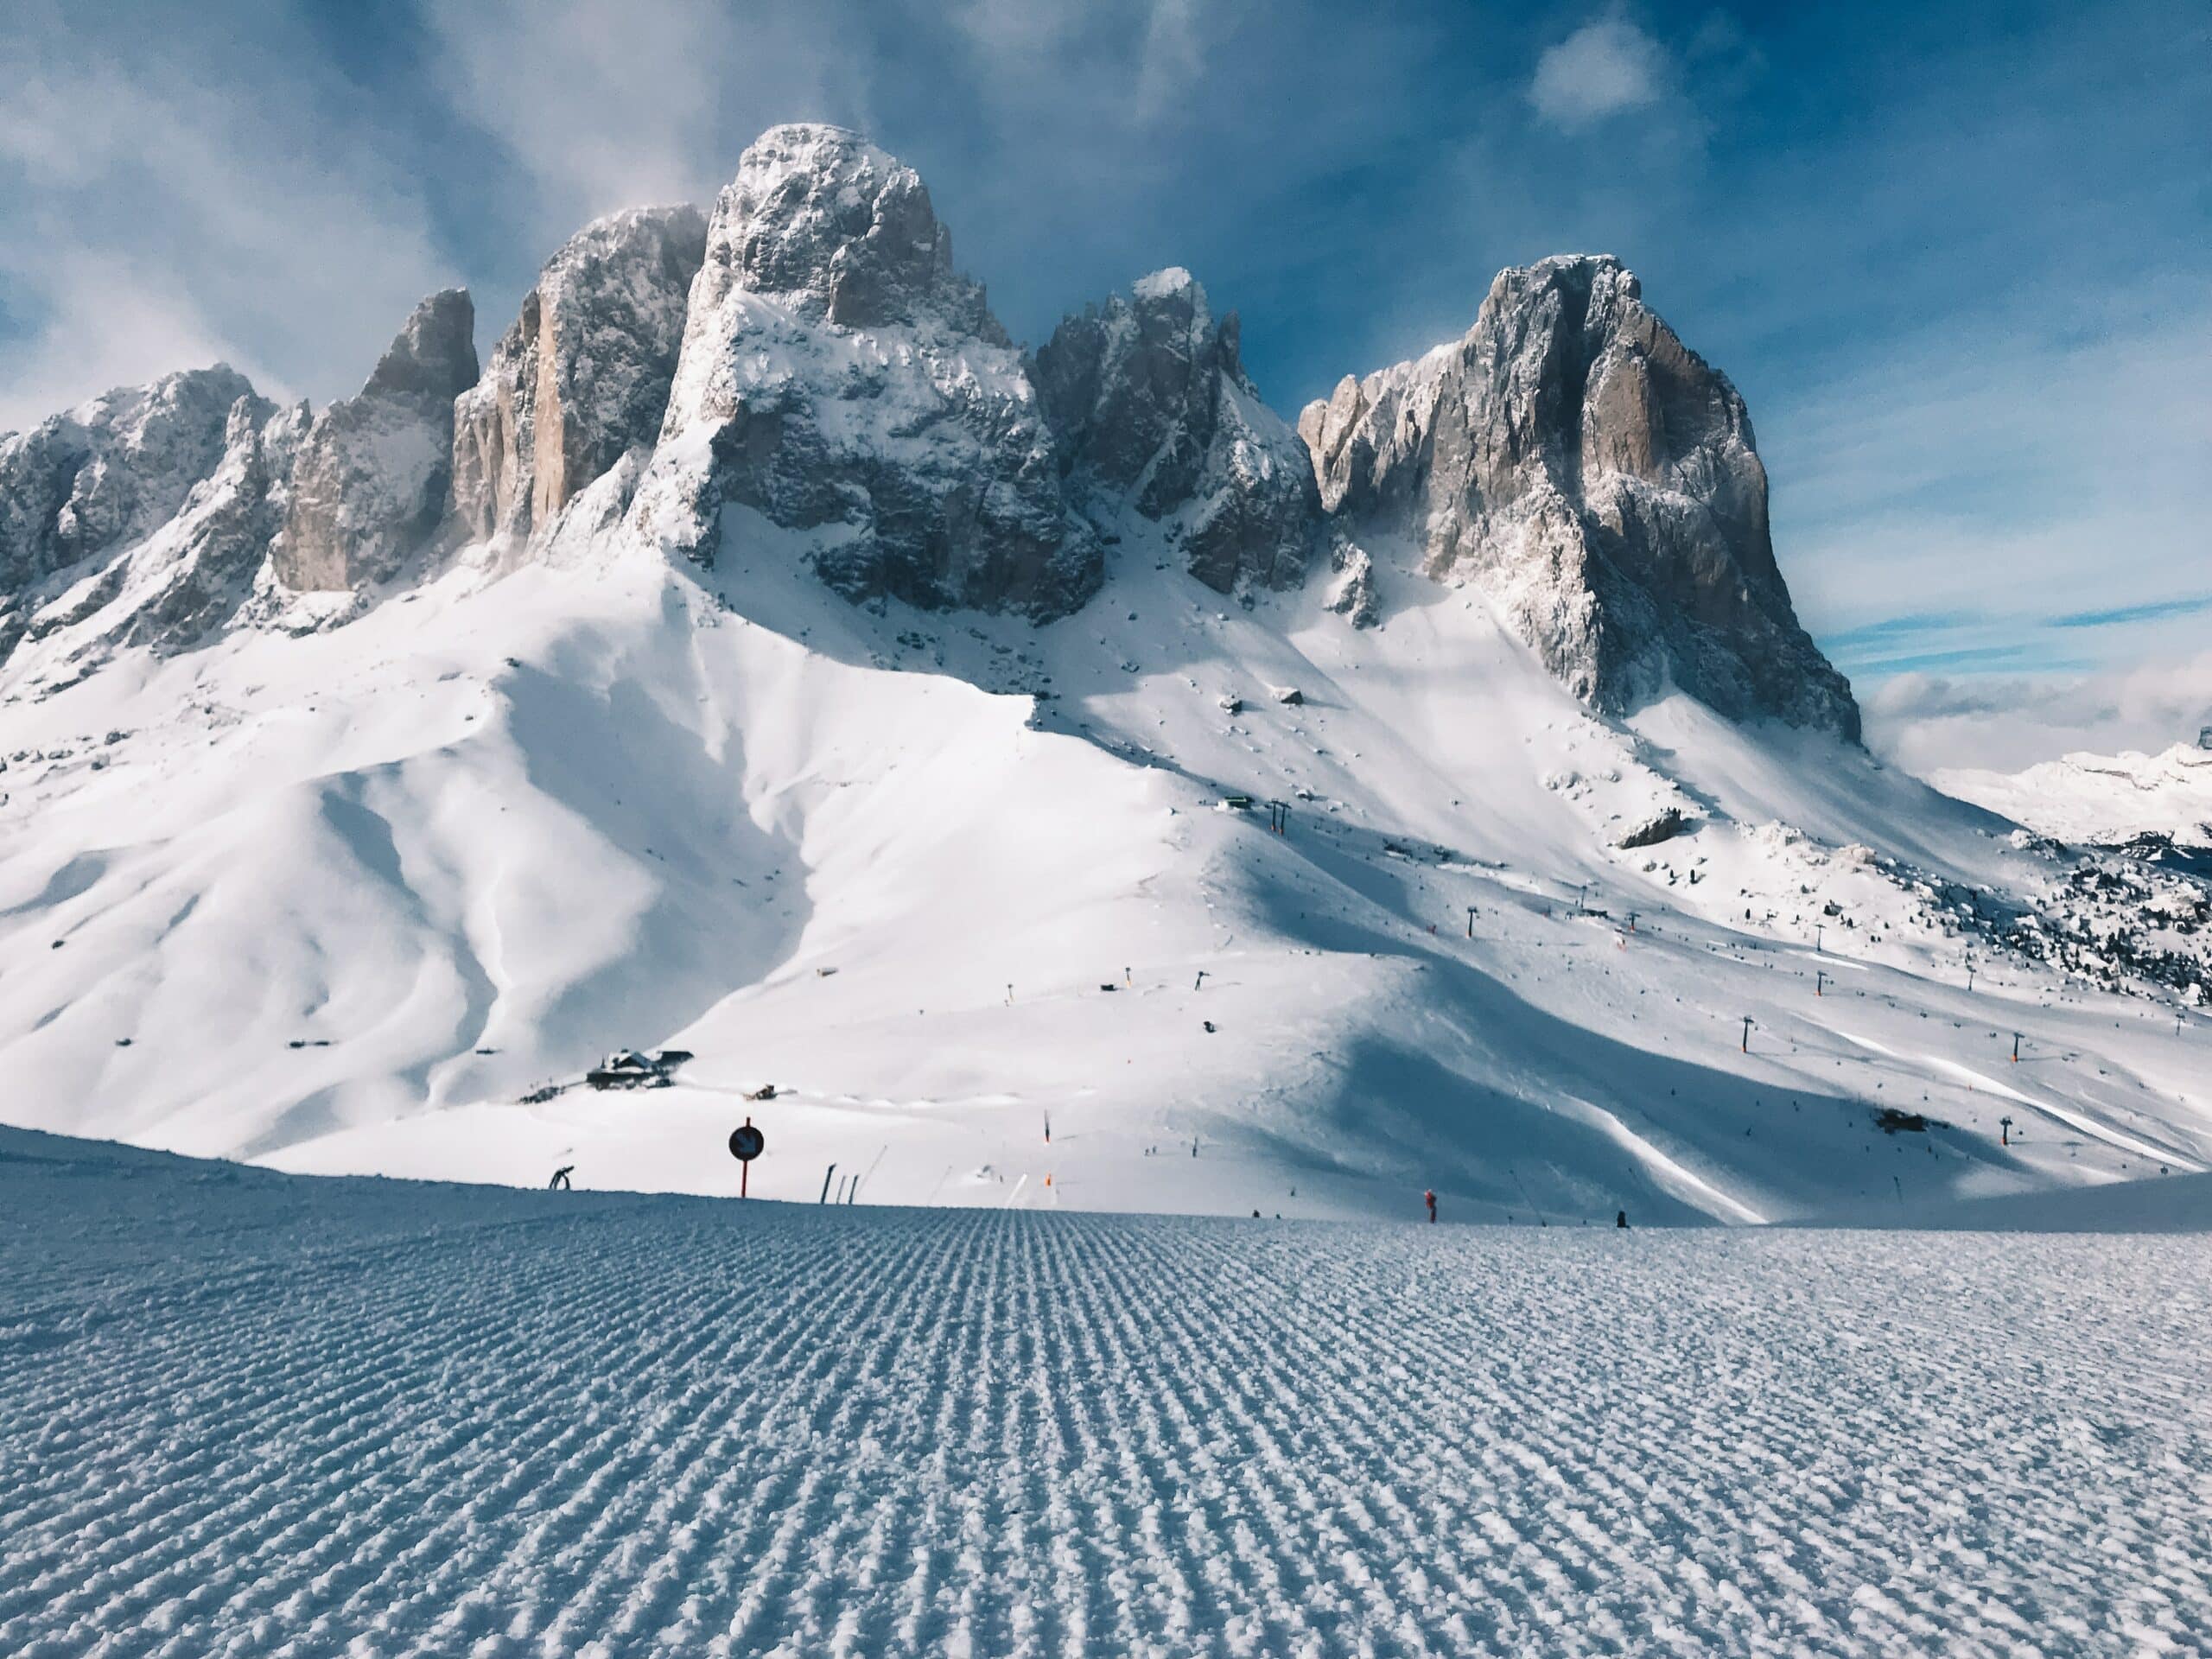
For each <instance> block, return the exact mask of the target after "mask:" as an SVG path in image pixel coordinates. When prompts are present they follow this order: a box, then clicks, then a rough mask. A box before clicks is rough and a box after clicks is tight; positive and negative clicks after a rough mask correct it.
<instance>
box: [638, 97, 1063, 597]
mask: <svg viewBox="0 0 2212 1659" xmlns="http://www.w3.org/2000/svg"><path fill="white" fill-rule="evenodd" d="M731 508H735V509H741V510H749V511H750V512H752V513H754V514H757V515H758V521H756V523H757V524H765V525H766V526H768V527H772V528H773V529H774V530H776V531H789V532H795V533H796V534H795V541H794V545H795V546H796V547H797V548H798V553H799V556H802V557H804V558H805V559H806V560H808V561H809V562H810V563H811V564H812V566H813V568H814V569H815V570H816V571H817V574H818V575H820V576H821V578H822V579H823V581H824V582H828V583H829V585H830V586H831V587H832V588H835V589H836V591H838V592H839V593H841V594H844V595H845V596H846V597H847V598H849V599H852V600H855V601H860V600H866V599H871V598H874V597H877V596H889V597H891V598H895V599H899V600H904V601H907V602H909V603H911V604H914V605H918V606H922V607H929V608H942V607H950V606H966V607H975V608H977V609H982V610H1010V611H1016V612H1020V613H1025V614H1027V615H1029V616H1031V617H1033V618H1034V619H1036V620H1049V619H1051V618H1053V617H1057V616H1062V615H1065V614H1066V613H1068V612H1070V611H1072V610H1073V609H1075V608H1076V607H1077V606H1079V605H1080V604H1082V603H1083V601H1084V600H1085V599H1087V598H1089V597H1090V594H1092V593H1093V592H1094V591H1095V590H1096V588H1097V586H1098V583H1099V581H1100V578H1101V575H1102V566H1101V557H1100V550H1099V547H1098V543H1097V540H1096V537H1094V536H1093V535H1092V534H1091V533H1090V531H1089V530H1088V529H1087V528H1086V527H1085V526H1084V525H1083V524H1081V523H1080V522H1079V521H1077V519H1075V518H1073V516H1072V515H1071V514H1070V513H1069V512H1068V511H1067V508H1066V504H1065V499H1064V498H1063V495H1062V493H1061V489H1060V480H1059V469H1058V466H1057V464H1056V461H1055V458H1054V454H1053V449H1052V435H1051V433H1050V432H1049V430H1048V429H1047V428H1046V423H1045V421H1044V417H1043V416H1042V414H1041V412H1040V411H1039V408H1038V404H1037V397H1036V394H1035V391H1034V388H1033V385H1031V382H1030V379H1029V377H1028V375H1027V372H1026V371H1025V369H1024V365H1023V364H1022V362H1021V359H1020V356H1019V355H1018V354H1017V353H1015V352H1014V347H1013V346H1012V344H1011V342H1010V341H1009V340H1007V335H1006V331H1005V330H1004V329H1003V328H1001V327H1000V326H999V324H998V322H997V321H996V320H995V318H994V317H993V316H992V315H991V313H990V308H989V307H988V304H987V303H986V302H985V298H984V294H983V290H982V288H981V287H980V286H979V285H978V284H976V283H972V282H970V281H969V280H968V279H967V278H966V277H962V276H960V275H959V274H958V273H957V271H956V270H954V269H953V264H952V245H951V238H950V235H949V234H948V233H947V232H946V231H945V229H944V226H941V225H939V224H938V221H937V217H936V214H935V213H934V212H933V210H932V209H931V205H930V198H929V192H928V190H927V189H926V188H925V186H924V185H923V183H922V181H921V180H920V178H919V177H918V175H916V174H915V173H914V171H913V169H912V168H908V167H905V166H902V165H901V164H900V163H899V162H897V161H895V160H893V158H892V157H891V156H887V155H886V154H885V153H884V152H883V151H881V150H880V149H876V148H875V147H874V145H872V144H870V143H867V142H866V141H865V140H863V139H861V137H858V136H857V135H855V134H854V133H850V132H847V131H845V130H842V129H841V128H836V127H826V126H785V127H775V128H772V129H770V130H768V131H767V132H766V133H764V134H763V135H762V136H761V137H760V139H759V141H758V142H756V143H754V144H753V146H752V147H751V148H749V149H747V151H746V152H745V155H744V156H743V158H742V160H741V162H740V163H739V168H738V175H737V178H736V180H735V181H734V182H733V183H732V184H730V186H729V187H728V188H727V189H725V190H724V191H723V192H722V193H721V197H720V198H719V200H717V201H716V203H715V212H714V216H713V219H712V220H711V221H710V223H709V226H708V229H707V238H706V254H705V259H704V263H703V264H702V267H701V269H700V272H699V275H698V277H697V279H696V281H695V282H694V283H693V284H692V287H691V294H690V313H689V317H688V320H687V323H686V327H685V330H684V338H683V351H682V353H681V356H680V359H679V360H678V363H677V371H676V376H675V381H674V385H673V387H672V389H671V393H670V398H669V407H668V415H667V419H666V421H665V423H664V426H663V428H662V433H661V442H660V445H659V448H658V450H657V452H656V453H655V455H654V457H653V460H652V465H651V467H649V468H648V469H647V471H646V474H645V478H644V480H643V481H642V482H641V484H640V485H639V492H638V501H637V504H636V506H635V508H634V510H633V513H632V523H633V524H636V525H637V526H638V527H639V529H641V530H642V531H644V532H645V534H647V535H648V536H649V537H652V538H653V539H655V540H656V541H658V543H660V544H661V545H662V546H664V548H666V549H668V550H671V551H672V552H676V553H680V554H683V555H685V556H690V557H691V558H695V559H698V560H701V561H702V562H705V563H712V562H713V561H714V559H715V554H716V550H717V548H718V546H719V543H720V537H721V534H722V523H723V518H724V513H725V510H726V509H731ZM737 522H738V524H739V528H738V530H737V531H736V533H743V530H742V521H741V520H740V521H737Z"/></svg>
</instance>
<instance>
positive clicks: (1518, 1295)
mask: <svg viewBox="0 0 2212 1659" xmlns="http://www.w3.org/2000/svg"><path fill="white" fill-rule="evenodd" d="M771 1155H772V1154H771ZM2205 1179H2212V1178H2205ZM2164 1185H2165V1186H2166V1187H2168V1188H2173V1189H2182V1188H2191V1189H2194V1192H2195V1194H2196V1202H2197V1204H2198V1205H2199V1212H2198V1213H2199V1224H2200V1225H2202V1205H2203V1203H2204V1198H2203V1179H2198V1180H2194V1181H2178V1180H2177V1181H2171V1182H2167V1183H2164ZM2062 1224H2063V1223H2062ZM2207 1268H2212V1243H2208V1241H2207V1240H2206V1239H2205V1238H2203V1237H2202V1236H2197V1237H2155V1238H2154V1237H2073V1238H2068V1237H2057V1236H2005V1237H1988V1236H1981V1237H1976V1236H1948V1237H1942V1238H1930V1237H1927V1236H1914V1235H1910V1234H1888V1235H1875V1234H1868V1233H1860V1234H1857V1235H1849V1234H1814V1235H1808V1234H1802V1233H1796V1232H1783V1231H1770V1232H1765V1233H1762V1234H1758V1235H1754V1236H1745V1235H1740V1234H1739V1235H1736V1236H1725V1237H1724V1236H1715V1235H1713V1234H1681V1233H1677V1234H1671V1235H1670V1234H1667V1233H1662V1232H1654V1231H1650V1230H1643V1229H1631V1230H1629V1231H1627V1232H1622V1231H1619V1230H1616V1229H1614V1228H1612V1227H1611V1226H1606V1227H1603V1228H1590V1229H1582V1228H1573V1229H1567V1228H1561V1227H1553V1228H1550V1229H1548V1230H1542V1231H1539V1230H1537V1229H1535V1227H1533V1226H1532V1227H1526V1228H1521V1229H1513V1230H1508V1229H1504V1228H1495V1227H1480V1228H1476V1227H1463V1226H1453V1225H1449V1224H1446V1225H1440V1226H1435V1227H1429V1226H1425V1225H1389V1224H1373V1223H1365V1224H1353V1225H1334V1226H1284V1225H1278V1224H1275V1223H1274V1221H1273V1220H1272V1219H1269V1220H1264V1221H1254V1220H1251V1219H1249V1217H1248V1218H1246V1219H1243V1220H1226V1219H1224V1220H1206V1219H1194V1218H1189V1217H1101V1216H1038V1215H1020V1214H1014V1215H1006V1214H981V1213H976V1212H972V1211H970V1212H964V1213H963V1212H944V1211H940V1212H937V1213H933V1214H932V1213H928V1212H922V1211H893V1210H882V1209H874V1208H867V1207H862V1208H860V1209H838V1208H835V1207H831V1208H827V1209H819V1208H816V1207H814V1206H812V1205H800V1206H792V1205H762V1204H757V1203H755V1204H745V1205H741V1204H737V1203H734V1202H732V1203H705V1202H702V1201H699V1200H696V1199H684V1198H662V1197H655V1198H625V1197H620V1196H609V1195H604V1194H595V1193H588V1192H573V1193H569V1192H487V1191H486V1190H484V1189H482V1188H480V1187H479V1188H471V1187H461V1186H449V1185H412V1184H404V1183H396V1182H386V1181H360V1180H347V1181H306V1180H299V1179H286V1178H283V1177H280V1176H275V1175H271V1174H269V1173H266V1172H262V1171H250V1170H238V1169H237V1168H235V1167H226V1166H210V1165H200V1164H191V1163H186V1162H183V1161H181V1160H175V1159H169V1158H163V1157H160V1156H157V1155H156V1154H147V1153H134V1152H130V1151H127V1150H124V1149H122V1148H118V1147H111V1146H99V1145H90V1144H87V1143H85V1142H82V1141H62V1140H57V1139H54V1138H52V1137H45V1136H35V1135H26V1134H24V1133H22V1132H21V1131H17V1130H8V1129H0V1651H5V1652H8V1653H10V1654H18V1655H23V1656H26V1659H29V1656H38V1659H45V1656H51V1655H62V1654H68V1655H78V1654H111V1653H131V1654H142V1655H146V1656H149V1659H204V1656H207V1655H209V1654H217V1653H221V1654H245V1653H254V1654H263V1653H269V1654H308V1653H313V1654H332V1653H348V1654H358V1655H363V1656H370V1655H374V1656H387V1655H388V1656H402V1655H424V1656H429V1655H438V1656H444V1655H453V1654H471V1655H477V1656H484V1659H513V1656H520V1655H525V1654H526V1655H532V1656H538V1659H561V1656H568V1655H575V1656H580V1659H582V1656H592V1659H630V1656H641V1659H642V1656H663V1655H674V1654H683V1655H693V1654H697V1655H709V1656H722V1655H731V1656H734V1655H752V1654H806V1655H816V1654H826V1655H842V1654H868V1655H880V1656H885V1659H892V1656H910V1655H912V1656H939V1655H946V1654H963V1653H972V1654H984V1655H990V1654H1112V1655H1116V1656H1128V1659H1170V1656H1185V1655H1190V1654H1194V1653H1205V1654H1221V1655H1236V1656H1247V1655H1253V1656H1274V1655H1292V1654H1294V1655H1312V1656H1319V1659H1335V1656H1354V1655H1376V1656H1412V1655H1425V1654H1454V1655H1467V1656H1505V1655H1523V1654H1530V1653H1542V1654H1547V1655H1560V1656H1585V1655H1587V1656H1599V1655H1619V1654H1639V1655H1644V1654H1649V1655H1667V1656H1682V1659H1691V1656H1694V1659H1713V1656H1735V1655H1743V1656H1770V1655H1774V1654H1777V1653H1796V1652H1804V1653H1817V1654H1832V1653H1869V1654H1904V1653H1915V1654H1919V1653H1938V1652H1940V1653H1942V1654H1944V1655H1947V1656H1960V1659H1968V1656H1971V1659H1981V1656H1989V1659H1999V1656H2003V1659H2017V1656H2019V1655H2022V1654H2024V1653H2030V1652H2033V1653H2040V1654H2049V1655H2083V1656H2088V1655H2107V1654H2116V1653H2145V1654H2153V1653H2156V1654H2183V1653H2193V1652H2196V1651H2200V1650H2201V1649H2202V1634H2203V1632H2204V1630H2206V1629H2207V1628H2208V1626H2209V1625H2212V1573H2208V1568H2207V1562H2208V1560H2212V1504H2208V1494H2207V1490H2206V1484H2205V1481H2204V1478H2203V1471H2204V1468H2205V1465H2206V1463H2207V1460H2208V1459H2212V1422H2208V1413H2207V1408H2206V1406H2205V1402H2204V1400H2203V1391H2202V1376H2203V1375H2204V1372H2205V1369H2206V1367H2207V1365H2208V1363H2212V1339H2209V1338H2208V1332H2212V1322H2208V1319H2207V1313H2208V1302H2209V1301H2212V1298H2208V1294H2207V1292H2206V1290H2205V1282H2206V1273H2207Z"/></svg>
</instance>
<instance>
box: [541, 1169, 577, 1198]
mask: <svg viewBox="0 0 2212 1659" xmlns="http://www.w3.org/2000/svg"><path fill="white" fill-rule="evenodd" d="M574 1168H575V1165H574V1164H563V1165H562V1166H561V1167H560V1168H558V1169H556V1170H555V1171H554V1172H553V1179H551V1180H550V1181H548V1182H546V1183H545V1190H546V1191H547V1192H573V1191H574V1190H575V1189H574V1188H572V1187H571V1186H570V1185H569V1171H570V1170H572V1169H574Z"/></svg>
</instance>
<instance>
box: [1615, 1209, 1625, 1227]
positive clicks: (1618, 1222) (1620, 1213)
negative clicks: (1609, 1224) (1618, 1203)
mask: <svg viewBox="0 0 2212 1659" xmlns="http://www.w3.org/2000/svg"><path fill="white" fill-rule="evenodd" d="M1613 1225H1614V1226H1616V1227H1625V1226H1627V1225H1628V1211H1625V1210H1616V1211H1613Z"/></svg>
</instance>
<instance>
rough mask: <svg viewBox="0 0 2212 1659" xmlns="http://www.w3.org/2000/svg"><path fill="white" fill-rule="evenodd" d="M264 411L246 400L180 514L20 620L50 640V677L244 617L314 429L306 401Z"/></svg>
mask: <svg viewBox="0 0 2212 1659" xmlns="http://www.w3.org/2000/svg"><path fill="white" fill-rule="evenodd" d="M268 411H269V405H268V404H267V403H266V402H264V400H263V399H262V398H260V397H256V396H253V395H252V394H251V393H248V394H247V395H246V396H245V397H240V398H239V399H238V401H237V402H236V403H235V404H232V406H231V412H230V416H229V418H228V420H227V422H226V425H225V429H224V449H223V455H222V459H221V460H220V461H219V462H218V463H217V465H216V467H215V470H214V471H213V472H212V473H210V474H208V475H207V477H206V478H204V479H202V480H200V482H199V483H197V484H195V485H194V486H193V488H192V492H191V493H190V494H188V496H186V498H185V499H184V504H183V505H182V506H181V507H180V508H179V509H178V510H177V512H176V514H175V517H173V518H170V519H169V520H168V522H167V523H165V524H161V525H159V526H158V527H156V529H155V530H154V531H153V533H152V534H150V535H149V536H147V537H144V538H143V540H141V541H139V542H137V543H134V544H132V545H130V547H129V548H128V549H127V550H124V551H121V552H118V553H117V554H116V555H115V556H112V557H111V558H110V559H108V560H107V561H106V562H105V563H98V564H96V565H95V566H94V567H93V569H92V570H91V571H90V572H89V573H88V574H86V575H84V576H82V577H80V578H79V580H78V581H77V582H74V583H73V584H71V585H70V586H69V587H67V588H64V589H62V590H61V591H60V593H58V594H54V595H53V596H52V597H50V598H49V599H48V600H47V601H46V602H45V603H43V604H42V605H40V606H39V607H37V608H36V609H35V610H32V611H30V612H29V613H28V614H26V615H25V616H24V617H23V618H22V627H21V629H20V630H19V637H20V639H22V640H25V641H30V642H41V641H43V642H50V643H49V644H48V646H47V652H46V659H45V660H44V661H43V662H42V663H41V675H42V676H43V677H45V678H47V679H48V681H50V682H55V681H66V680H68V679H72V678H74V677H77V676H78V675H79V674H81V673H83V672H85V671H88V670H89V669H91V668H92V667H95V666H97V665H98V664H99V663H100V662H102V661H104V660H105V658H107V657H108V656H109V655H111V654H112V653H113V652H115V651H117V650H118V649H121V648H123V647H124V646H129V645H143V646H145V647H147V648H148V649H149V650H151V651H153V652H156V653H157V654H166V653H168V652H175V651H181V650H185V649H187V648H188V647H190V646H193V645H198V644H199V643H200V641H202V640H203V639H206V638H207V636H208V635H209V634H210V633H212V632H214V631H215V630H216V629H217V628H219V627H220V626H222V625H223V624H225V623H226V622H228V621H229V620H231V619H232V617H233V616H235V615H236V614H237V613H238V610H239V607H241V606H242V605H244V604H245V601H246V600H247V598H248V596H249V595H250V594H251V592H252V589H253V585H254V582H255V579H256V578H257V576H258V575H259V574H260V572H261V570H262V569H263V567H264V563H265V562H266V559H267V556H268V553H269V545H270V540H271V539H272V538H273V537H274V536H275V535H276V532H277V527H278V526H279V525H280V524H282V523H283V514H284V502H285V487H286V480H287V479H288V478H289V474H290V471H291V466H292V458H293V455H294V454H295V452H296V450H297V448H298V446H299V442H300V440H301V439H302V437H303V436H304V435H306V433H307V429H308V407H307V405H306V404H304V403H301V404H294V405H293V406H292V407H291V408H289V409H285V410H278V411H277V413H275V414H274V415H270V414H269V412H268ZM264 417H265V418H264Z"/></svg>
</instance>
